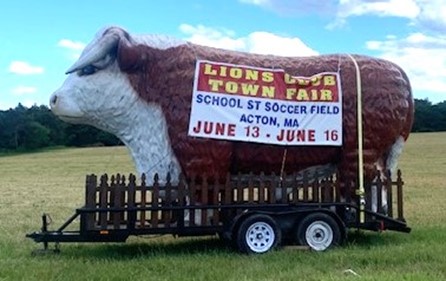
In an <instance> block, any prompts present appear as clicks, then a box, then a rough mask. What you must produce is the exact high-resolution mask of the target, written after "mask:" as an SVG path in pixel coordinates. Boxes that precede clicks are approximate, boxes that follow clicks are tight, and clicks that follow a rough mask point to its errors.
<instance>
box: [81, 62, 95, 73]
mask: <svg viewBox="0 0 446 281" xmlns="http://www.w3.org/2000/svg"><path fill="white" fill-rule="evenodd" d="M97 70H98V69H97V68H96V67H95V66H93V65H91V64H90V65H87V66H85V67H84V68H82V69H81V73H80V75H91V74H94V73H95V72H96V71H97Z"/></svg>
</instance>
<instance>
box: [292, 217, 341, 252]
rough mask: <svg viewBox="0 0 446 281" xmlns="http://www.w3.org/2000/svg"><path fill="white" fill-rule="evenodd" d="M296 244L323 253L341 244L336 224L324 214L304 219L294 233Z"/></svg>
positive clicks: (339, 232)
mask: <svg viewBox="0 0 446 281" xmlns="http://www.w3.org/2000/svg"><path fill="white" fill-rule="evenodd" d="M296 236H297V237H296V240H297V243H298V244H300V245H306V246H309V247H310V248H311V249H313V250H315V251H324V250H326V249H328V248H330V247H333V246H336V245H339V244H340V243H341V231H340V228H339V225H338V223H337V222H336V221H335V220H334V219H333V218H332V217H331V216H329V215H327V214H324V213H313V214H309V215H308V216H306V217H304V219H303V220H302V221H301V222H300V223H299V226H298V227H297V233H296Z"/></svg>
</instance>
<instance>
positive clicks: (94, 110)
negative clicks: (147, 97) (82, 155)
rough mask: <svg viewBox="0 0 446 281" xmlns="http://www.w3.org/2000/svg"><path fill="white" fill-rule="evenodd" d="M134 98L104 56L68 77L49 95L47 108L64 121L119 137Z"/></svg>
mask: <svg viewBox="0 0 446 281" xmlns="http://www.w3.org/2000/svg"><path fill="white" fill-rule="evenodd" d="M104 65H105V66H104ZM136 99H137V97H136V94H135V93H134V90H133V89H132V87H131V85H130V83H129V81H128V79H127V77H126V75H125V74H123V73H122V72H121V71H120V69H119V67H118V65H117V63H116V62H115V60H114V59H112V58H111V57H110V56H108V55H107V57H105V58H104V59H102V60H100V61H98V62H96V63H92V64H89V65H87V66H85V67H83V68H81V69H80V70H78V71H76V72H73V73H71V74H69V76H68V78H67V79H66V80H65V82H64V83H63V84H62V86H61V87H60V88H59V89H58V90H57V91H55V92H54V94H53V95H52V96H51V98H50V106H51V110H52V112H53V113H54V114H55V115H57V116H58V117H59V118H60V119H62V120H64V121H66V122H69V123H76V124H89V125H93V126H95V127H98V128H100V129H102V130H105V131H108V132H110V133H113V134H115V135H119V132H120V131H121V130H122V129H123V126H124V127H125V125H126V124H125V123H127V122H128V120H125V118H120V116H123V115H126V112H129V110H130V108H131V106H132V105H133V104H134V103H135V101H136Z"/></svg>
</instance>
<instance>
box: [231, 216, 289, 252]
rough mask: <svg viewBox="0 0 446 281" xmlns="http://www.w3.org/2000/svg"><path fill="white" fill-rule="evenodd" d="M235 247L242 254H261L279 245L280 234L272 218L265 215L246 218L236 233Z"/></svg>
mask: <svg viewBox="0 0 446 281" xmlns="http://www.w3.org/2000/svg"><path fill="white" fill-rule="evenodd" d="M236 239H237V247H238V249H239V250H240V251H241V252H242V253H248V254H262V253H266V252H268V251H270V250H272V249H274V248H275V247H277V245H279V244H280V241H281V239H282V233H281V230H280V228H279V226H278V225H277V223H276V222H275V221H274V219H273V218H271V217H270V216H267V215H260V214H256V215H252V216H249V217H247V218H246V219H245V220H244V221H243V222H242V223H241V224H240V227H239V228H238V231H237V236H236Z"/></svg>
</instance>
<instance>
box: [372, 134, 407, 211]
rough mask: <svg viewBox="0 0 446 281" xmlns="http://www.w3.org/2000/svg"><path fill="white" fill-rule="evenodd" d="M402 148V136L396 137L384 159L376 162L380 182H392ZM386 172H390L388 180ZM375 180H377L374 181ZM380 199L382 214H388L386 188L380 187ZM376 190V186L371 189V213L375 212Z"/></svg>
mask: <svg viewBox="0 0 446 281" xmlns="http://www.w3.org/2000/svg"><path fill="white" fill-rule="evenodd" d="M403 147H404V138H403V137H402V136H400V137H398V138H397V139H396V141H395V142H394V143H393V145H392V146H391V147H390V149H389V151H388V152H387V154H386V156H387V157H386V158H384V157H382V158H380V159H379V160H378V161H377V162H376V167H377V169H378V171H379V176H380V179H381V181H386V180H392V177H393V175H395V174H396V169H397V165H398V158H399V156H400V155H401V152H402V151H403ZM387 170H389V171H390V178H387V177H388V175H387ZM374 180H377V179H374ZM381 198H382V209H383V211H384V214H387V212H388V207H389V206H388V202H387V188H386V186H383V187H382V190H381ZM377 201H378V200H377V190H376V186H373V187H372V211H374V212H376V211H377V209H378V208H377V207H378V206H377Z"/></svg>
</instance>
